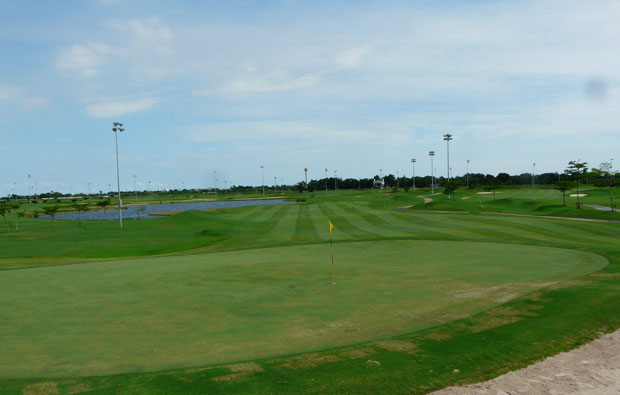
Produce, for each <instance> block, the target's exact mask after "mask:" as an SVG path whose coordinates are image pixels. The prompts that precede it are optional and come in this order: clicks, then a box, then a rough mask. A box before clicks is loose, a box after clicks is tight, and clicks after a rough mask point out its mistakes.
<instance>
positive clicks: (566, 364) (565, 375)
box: [432, 330, 620, 395]
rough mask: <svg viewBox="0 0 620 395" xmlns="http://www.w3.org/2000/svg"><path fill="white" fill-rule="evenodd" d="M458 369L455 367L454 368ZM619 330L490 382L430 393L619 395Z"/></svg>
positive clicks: (447, 394)
mask: <svg viewBox="0 0 620 395" xmlns="http://www.w3.org/2000/svg"><path fill="white" fill-rule="evenodd" d="M455 368H458V367H455ZM618 393H620V330H618V331H616V332H614V333H610V334H608V335H605V336H603V337H601V338H600V339H597V340H595V341H593V342H592V343H589V344H586V345H584V346H581V347H579V348H577V349H575V350H572V351H568V352H564V353H561V354H558V355H555V356H553V357H549V358H547V359H545V360H543V361H540V362H537V363H535V364H533V365H530V366H528V367H527V368H523V369H521V370H516V371H514V372H510V373H506V374H504V375H502V376H499V377H497V378H495V379H493V380H489V381H486V382H483V383H477V384H471V385H467V386H462V387H449V388H444V389H442V390H439V391H436V392H433V393H432V394H434V395H449V394H450V395H451V394H489V395H495V394H591V395H595V394H597V395H600V394H618Z"/></svg>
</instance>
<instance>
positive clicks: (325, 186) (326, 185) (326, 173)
mask: <svg viewBox="0 0 620 395" xmlns="http://www.w3.org/2000/svg"><path fill="white" fill-rule="evenodd" d="M325 196H327V169H325Z"/></svg>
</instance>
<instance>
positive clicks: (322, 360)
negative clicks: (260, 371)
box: [280, 353, 342, 369]
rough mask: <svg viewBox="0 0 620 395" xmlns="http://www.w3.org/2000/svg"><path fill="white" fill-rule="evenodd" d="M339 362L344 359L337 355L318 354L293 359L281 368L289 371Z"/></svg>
mask: <svg viewBox="0 0 620 395" xmlns="http://www.w3.org/2000/svg"><path fill="white" fill-rule="evenodd" d="M338 361H342V358H340V357H338V356H336V355H319V354H317V353H311V354H303V355H298V356H296V357H292V358H290V359H288V360H287V361H286V362H285V363H283V364H282V365H280V366H284V367H286V368H289V369H304V368H313V367H315V366H319V365H323V364H326V363H330V362H338Z"/></svg>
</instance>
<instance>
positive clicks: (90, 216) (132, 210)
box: [41, 199, 287, 220]
mask: <svg viewBox="0 0 620 395" xmlns="http://www.w3.org/2000/svg"><path fill="white" fill-rule="evenodd" d="M285 203H287V202H286V201H284V200H282V199H270V200H229V201H217V202H189V203H162V204H144V205H131V206H126V207H123V219H125V218H127V219H130V218H133V219H137V218H153V217H154V215H152V213H170V212H177V211H189V210H208V209H222V208H235V207H245V206H275V205H279V204H285ZM41 217H42V218H46V217H48V216H46V215H42V216H41ZM79 217H80V218H81V219H84V220H105V219H108V220H114V219H115V220H118V207H116V208H113V207H110V208H109V209H107V210H106V211H105V212H104V211H103V210H97V211H87V212H83V213H80V214H79ZM56 218H57V219H77V218H78V213H61V214H56Z"/></svg>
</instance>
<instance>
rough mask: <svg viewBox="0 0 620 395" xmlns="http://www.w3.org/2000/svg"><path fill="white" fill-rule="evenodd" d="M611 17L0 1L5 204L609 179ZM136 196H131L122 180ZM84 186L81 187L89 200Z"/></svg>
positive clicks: (540, 6)
mask: <svg viewBox="0 0 620 395" xmlns="http://www.w3.org/2000/svg"><path fill="white" fill-rule="evenodd" d="M619 20H620V2H617V1H598V0H593V1H587V2H584V1H573V0H562V1H540V0H536V1H441V2H436V1H389V0H387V1H381V2H377V1H364V0H356V1H353V0H351V1H338V0H335V1H334V0H332V1H321V0H317V1H312V2H308V1H269V0H260V1H249V0H247V1H234V0H231V1H198V0H195V1H189V0H185V1H184V0H179V1H174V2H171V1H156V0H150V1H142V0H81V1H71V0H66V1H62V2H41V1H28V0H20V1H18V0H15V1H10V0H0V53H1V54H2V55H1V61H0V168H2V170H3V171H1V172H0V196H5V195H7V194H9V193H12V192H13V191H15V192H16V193H18V194H27V193H28V175H29V174H30V175H31V178H30V182H31V188H33V189H34V184H36V189H37V192H38V193H41V192H46V191H50V190H54V191H60V192H73V193H79V192H86V191H87V190H88V189H90V191H91V192H94V191H98V190H104V191H107V190H108V188H109V187H108V186H109V185H110V186H111V188H112V189H115V185H116V167H115V163H116V162H115V141H114V133H113V132H112V130H111V129H112V123H113V122H115V121H118V122H123V123H124V125H125V131H124V132H123V133H122V134H120V135H119V136H118V145H119V148H118V149H119V164H120V175H121V177H120V183H121V189H124V190H133V188H134V182H135V184H136V185H137V188H138V189H141V190H144V189H147V185H148V182H149V181H151V185H152V188H153V189H164V188H168V187H170V188H173V189H174V188H181V187H186V188H190V187H193V188H208V187H213V186H214V184H215V182H216V181H215V180H216V179H217V183H218V185H217V186H218V187H224V186H227V185H261V184H262V173H261V168H260V166H264V174H265V183H266V184H267V185H271V184H273V182H274V177H276V180H277V182H278V184H281V183H285V184H293V183H297V182H299V181H301V180H302V179H303V176H304V171H303V169H304V168H308V175H309V178H311V179H317V178H321V177H324V174H325V169H326V168H327V169H328V173H329V175H330V176H333V175H334V171H335V170H336V171H337V172H338V173H337V175H338V177H341V178H349V177H350V178H358V177H372V176H374V175H376V174H379V172H380V169H381V171H382V172H383V174H386V173H392V174H397V172H398V174H399V175H406V176H408V177H410V176H411V173H412V166H411V162H410V160H411V159H412V158H415V159H416V160H417V162H416V175H417V176H422V175H427V174H430V172H431V163H430V157H429V155H428V152H429V151H431V150H433V151H435V152H436V155H435V157H434V166H433V167H434V168H435V169H436V172H437V174H438V175H445V174H446V171H447V167H448V166H447V155H446V148H447V147H446V142H445V141H443V140H442V136H443V135H444V134H446V133H450V134H452V135H453V136H454V137H453V140H452V141H451V142H450V167H451V168H452V174H453V175H459V174H464V173H465V172H466V171H467V167H466V162H467V160H470V164H469V171H470V172H479V173H490V174H497V173H499V172H508V173H510V174H520V173H524V172H532V170H533V163H536V166H535V169H534V170H535V172H536V173H542V172H554V171H562V170H563V169H564V168H566V165H567V163H568V161H570V160H577V159H580V160H582V161H586V162H588V164H589V165H590V166H594V167H597V166H598V164H600V163H601V162H605V161H609V160H610V159H615V160H616V163H614V166H615V165H616V164H620V155H618V151H619V148H620V24H619V23H618V21H619ZM134 176H136V177H134ZM89 183H90V185H89Z"/></svg>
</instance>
